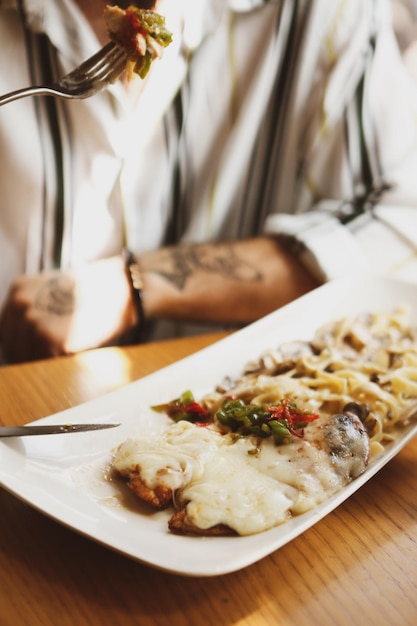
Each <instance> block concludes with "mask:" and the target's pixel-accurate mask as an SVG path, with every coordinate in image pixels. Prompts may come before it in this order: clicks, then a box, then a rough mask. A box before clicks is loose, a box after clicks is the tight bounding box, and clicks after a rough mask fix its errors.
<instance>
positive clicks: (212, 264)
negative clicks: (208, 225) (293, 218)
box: [137, 237, 317, 324]
mask: <svg viewBox="0 0 417 626" xmlns="http://www.w3.org/2000/svg"><path fill="white" fill-rule="evenodd" d="M137 258H138V261H139V264H140V267H141V270H142V273H143V281H144V309H145V314H146V316H147V317H148V318H151V319H152V318H169V319H178V320H187V321H190V320H191V321H200V322H214V323H237V324H240V323H246V322H251V321H253V320H255V319H258V318H259V317H262V316H263V315H265V314H267V313H270V312H271V311H273V310H274V309H276V308H278V307H280V306H282V305H284V304H286V303H287V302H290V301H291V300H293V299H294V298H297V297H298V296H300V295H302V294H304V293H306V292H307V291H309V290H311V289H313V288H314V287H315V286H317V283H316V282H315V281H314V279H312V278H311V277H310V276H309V274H308V273H307V271H306V270H305V269H304V268H303V267H302V266H301V265H300V264H299V262H298V261H297V260H296V259H294V258H293V257H292V256H290V255H289V254H288V253H287V252H286V251H285V250H284V249H283V248H281V247H280V245H279V243H278V242H276V240H275V239H273V238H271V237H259V238H256V239H250V240H245V241H235V242H225V243H220V244H200V245H182V246H176V247H172V248H164V249H161V250H158V251H155V252H148V253H144V254H141V255H137Z"/></svg>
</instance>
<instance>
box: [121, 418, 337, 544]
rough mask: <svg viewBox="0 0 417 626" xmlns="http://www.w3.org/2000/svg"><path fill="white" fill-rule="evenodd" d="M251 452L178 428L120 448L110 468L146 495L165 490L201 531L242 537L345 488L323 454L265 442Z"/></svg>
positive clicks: (241, 442) (228, 440)
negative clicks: (136, 477) (219, 529)
mask: <svg viewBox="0 0 417 626" xmlns="http://www.w3.org/2000/svg"><path fill="white" fill-rule="evenodd" d="M253 452H254V443H253V441H251V440H250V439H249V438H241V439H237V440H235V439H234V438H232V437H229V436H225V435H221V434H220V433H218V432H217V431H215V430H212V429H211V428H201V427H197V426H195V425H193V424H191V423H189V422H185V421H182V422H178V423H176V424H173V425H172V426H170V427H169V428H168V429H167V430H166V431H164V432H163V433H161V434H160V435H159V436H158V437H152V438H149V439H146V440H133V439H129V440H127V441H126V442H124V443H123V444H122V445H121V446H120V447H119V449H118V450H117V452H116V455H115V458H114V467H115V468H116V470H118V471H119V472H120V473H122V474H128V473H129V472H135V471H136V472H139V473H140V477H141V480H142V481H143V482H144V483H145V485H146V486H147V487H148V488H149V489H153V488H155V487H156V486H158V485H161V484H163V485H164V486H168V487H169V488H170V489H172V491H173V493H174V492H175V498H174V502H175V505H176V506H179V507H180V508H182V506H186V511H187V518H188V520H189V521H190V522H191V523H193V524H194V525H195V526H197V527H198V528H201V529H208V528H211V527H212V526H215V525H217V524H224V525H226V526H228V527H229V528H231V529H233V530H235V531H236V532H237V533H238V534H239V535H248V534H253V533H258V532H262V531H264V530H267V529H269V528H272V527H274V526H276V525H278V524H281V523H283V522H285V521H286V520H287V519H288V518H289V517H290V516H291V515H292V514H298V513H302V512H304V511H306V510H308V509H310V508H312V507H314V506H315V505H316V504H318V503H320V502H322V501H323V500H325V499H326V498H328V497H329V496H330V495H332V494H333V493H335V492H336V491H338V490H339V489H341V488H342V487H343V485H344V484H346V479H345V477H344V476H343V475H342V474H340V473H338V472H337V468H335V467H334V466H333V464H332V463H331V459H330V457H329V455H328V453H327V452H325V451H323V450H320V449H319V448H317V447H316V446H315V445H313V444H311V443H309V442H308V441H304V440H300V441H297V442H295V443H292V444H288V445H285V446H275V445H274V444H273V442H272V441H269V440H268V441H264V442H263V443H262V448H261V450H260V451H259V453H257V454H253Z"/></svg>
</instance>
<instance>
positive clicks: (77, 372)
mask: <svg viewBox="0 0 417 626" xmlns="http://www.w3.org/2000/svg"><path fill="white" fill-rule="evenodd" d="M221 336H222V335H220V334H214V335H206V336H202V337H196V338H188V339H185V340H171V341H166V342H161V343H156V344H152V345H146V346H138V347H129V348H125V349H118V348H117V349H116V348H109V349H107V348H106V349H103V350H95V351H92V352H88V353H85V354H83V355H79V356H74V357H64V358H58V359H54V360H49V361H40V362H37V363H33V364H22V365H15V366H8V367H3V368H1V369H0V420H1V421H2V422H3V423H8V424H23V423H25V422H27V421H31V420H33V419H37V418H40V417H43V416H46V415H48V414H51V413H54V412H56V411H60V410H63V409H65V408H68V407H70V406H74V405H76V404H78V403H81V402H83V401H86V400H88V399H90V398H94V397H97V396H98V395H101V394H103V393H105V392H106V391H108V390H110V389H114V388H116V387H118V386H120V385H122V384H125V383H127V382H129V381H132V380H134V379H137V378H139V377H141V376H144V375H145V374H148V373H151V372H152V371H154V370H156V369H158V368H160V367H162V366H164V365H167V364H169V363H171V362H173V361H175V360H177V359H179V358H181V357H183V356H186V355H187V354H189V353H191V352H193V351H195V350H197V349H200V348H202V347H204V346H205V345H208V344H209V343H211V342H213V341H214V340H217V339H219V338H221ZM106 364H107V365H109V364H111V367H107V368H106ZM0 453H1V452H0ZM416 586H417V440H414V441H413V442H412V443H411V444H409V445H408V446H407V447H406V448H405V449H404V450H403V451H402V452H401V453H400V454H399V455H398V456H397V457H396V458H395V459H394V460H393V461H392V462H391V463H389V464H388V465H387V466H386V467H385V468H384V469H383V470H382V471H381V472H380V473H379V474H378V475H377V476H376V477H374V478H373V479H372V480H371V481H370V482H368V483H367V484H366V485H365V486H364V487H363V488H361V489H360V490H359V492H357V493H356V494H355V495H354V496H353V497H351V498H350V499H349V500H348V501H347V502H346V503H344V504H343V505H342V506H340V507H339V508H338V509H337V510H336V511H335V512H333V513H332V514H330V515H328V516H327V518H325V519H324V520H322V521H321V522H319V523H317V524H316V525H315V526H314V527H313V528H311V529H310V530H308V531H307V532H306V533H304V534H303V535H301V536H300V537H298V538H297V539H295V540H294V541H292V542H291V543H290V544H288V545H286V546H284V547H283V548H281V549H280V550H279V551H277V552H275V553H274V554H272V555H271V556H269V557H267V558H264V559H263V560H262V561H260V562H259V563H256V564H254V565H252V566H251V567H248V568H246V569H244V570H242V571H239V572H236V573H233V574H227V575H224V576H220V577H217V578H205V579H203V578H199V579H198V578H184V577H181V576H175V575H172V574H167V573H163V572H160V571H157V570H154V569H151V568H149V567H146V566H144V565H141V564H140V563H137V562H135V561H133V560H130V559H129V558H126V557H124V556H121V555H119V554H116V553H114V552H112V551H111V550H109V549H107V548H105V547H102V546H100V545H97V544H95V543H94V542H93V541H90V540H88V539H86V538H84V537H82V536H80V535H78V534H77V533H76V532H73V531H71V530H69V529H67V528H65V527H63V526H61V525H60V524H58V523H56V522H54V521H52V520H50V519H48V518H47V517H45V516H43V515H42V514H40V513H38V512H37V511H35V510H33V509H32V508H30V507H28V506H27V505H25V504H23V503H22V502H20V501H19V500H18V499H17V498H15V497H13V496H12V495H10V494H8V493H6V492H5V491H3V490H0V625H1V626H23V625H24V626H84V625H85V626H95V625H100V626H101V625H103V626H123V625H126V626H127V625H129V626H133V625H136V624H137V625H140V626H150V625H152V626H168V625H169V626H200V625H201V626H203V625H206V626H222V625H228V626H229V625H232V624H233V625H239V626H243V625H250V626H271V625H278V626H286V625H292V624H294V625H296V626H303V625H306V626H314V625H315V624H318V625H320V626H325V625H327V624H329V625H331V626H335V625H339V624H340V625H343V626H344V625H349V626H351V625H352V626H353V625H357V626H367V625H371V624H375V625H378V626H383V625H385V624H386V625H389V626H406V625H410V626H411V625H413V626H414V625H415V624H416V623H417V591H416Z"/></svg>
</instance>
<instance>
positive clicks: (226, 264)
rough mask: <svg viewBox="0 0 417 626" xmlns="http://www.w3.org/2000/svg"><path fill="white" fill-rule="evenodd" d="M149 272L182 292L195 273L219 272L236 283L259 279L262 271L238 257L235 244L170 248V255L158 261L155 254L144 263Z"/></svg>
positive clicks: (143, 265)
mask: <svg viewBox="0 0 417 626" xmlns="http://www.w3.org/2000/svg"><path fill="white" fill-rule="evenodd" d="M141 265H142V268H143V269H144V270H145V271H148V272H154V273H155V274H159V275H160V276H162V277H163V278H165V279H166V280H167V281H169V282H170V283H172V284H173V285H174V286H175V287H176V288H177V289H178V290H179V291H182V290H183V289H184V288H185V285H186V283H187V280H188V279H189V278H190V277H191V276H192V275H193V273H195V272H196V271H199V272H206V273H208V274H218V275H219V276H224V277H226V278H229V279H230V280H234V281H236V282H258V281H259V280H261V278H262V274H261V273H260V271H259V270H257V269H256V268H255V267H253V266H252V265H250V264H249V263H247V262H246V261H242V260H241V259H239V258H238V257H237V256H236V253H235V251H234V249H233V246H232V245H230V246H227V247H223V246H222V247H218V248H216V247H214V246H206V245H190V246H181V247H179V248H169V249H167V250H166V254H165V255H164V256H163V257H162V258H161V257H160V255H159V257H158V260H157V261H155V260H153V259H152V257H150V258H148V259H146V261H145V262H144V263H142V264H141Z"/></svg>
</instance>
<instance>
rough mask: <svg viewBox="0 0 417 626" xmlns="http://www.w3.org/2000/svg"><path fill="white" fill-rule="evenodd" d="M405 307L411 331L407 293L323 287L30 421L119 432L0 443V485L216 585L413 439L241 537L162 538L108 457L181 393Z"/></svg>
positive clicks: (405, 435)
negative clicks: (300, 509) (274, 351)
mask: <svg viewBox="0 0 417 626" xmlns="http://www.w3.org/2000/svg"><path fill="white" fill-rule="evenodd" d="M400 304H408V305H409V307H410V309H411V317H412V322H413V324H416V325H417V285H412V284H408V283H401V282H397V281H394V280H388V279H385V278H378V277H372V276H371V277H361V278H359V277H356V276H353V277H352V278H347V279H344V280H339V281H335V282H332V283H328V284H326V285H324V286H322V287H320V288H318V289H316V290H314V291H313V292H311V293H309V294H307V295H306V296H303V297H302V298H300V299H298V300H297V301H295V302H293V303H291V304H290V305H288V306H286V307H283V308H282V309H280V310H278V311H276V312H275V313H272V314H271V315H269V316H267V317H265V318H263V319H261V320H259V321H258V322H256V323H254V324H251V325H250V326H247V327H246V328H244V329H242V330H240V331H238V332H236V333H233V334H232V335H230V336H228V337H226V338H225V339H223V340H221V341H219V342H217V343H215V344H213V345H211V346H209V347H208V348H205V349H203V350H201V351H200V352H198V353H196V354H194V355H191V356H189V357H187V358H185V359H182V360H180V361H178V362H177V363H174V364H173V365H170V366H168V367H166V368H163V369H161V370H159V371H158V372H156V373H154V374H152V375H150V376H147V377H145V378H142V379H140V380H138V381H136V382H134V383H131V384H129V385H126V386H125V387H123V388H121V389H119V390H116V391H113V392H111V393H109V394H106V395H104V396H102V397H101V398H97V399H95V400H93V401H91V402H88V403H86V404H83V405H80V406H78V407H73V408H71V409H69V410H67V411H63V412H61V413H60V414H56V415H54V416H51V417H49V418H45V419H43V420H39V421H38V422H37V424H54V423H55V424H56V423H59V422H62V423H77V424H82V423H86V424H88V423H93V422H100V423H105V422H109V423H120V427H119V428H115V429H106V430H102V431H97V432H94V433H85V434H84V435H82V436H79V437H21V438H15V439H7V440H6V439H5V440H2V441H1V442H0V483H1V485H2V486H3V487H4V488H5V489H7V490H8V491H10V492H11V493H13V494H14V495H15V496H17V497H18V498H20V499H22V500H23V501H25V502H26V503H28V504H30V505H32V506H33V507H34V508H36V509H37V510H39V511H41V512H43V513H45V514H46V515H48V516H49V517H51V518H53V519H55V520H57V521H59V522H61V523H63V524H64V525H66V526H67V527H70V528H72V529H73V530H75V531H77V532H79V533H81V534H83V535H85V536H87V537H90V538H91V539H92V540H95V541H97V542H99V543H101V544H103V545H105V546H107V547H109V548H111V549H113V550H116V551H117V552H119V553H122V554H125V555H126V556H129V557H131V558H133V559H136V560H138V561H140V562H142V563H145V564H148V565H151V566H153V567H157V568H160V569H162V570H165V571H169V572H173V573H176V574H182V575H186V576H216V575H219V574H226V573H229V572H232V571H236V570H239V569H241V568H244V567H246V566H248V565H250V564H252V563H254V562H256V561H258V560H260V559H262V558H263V557H265V556H266V555H268V554H270V553H272V552H274V551H275V550H277V549H279V548H280V547H281V546H283V545H284V544H286V543H288V542H289V541H291V540H292V539H294V538H295V537H297V536H298V535H300V534H301V533H303V532H304V531H305V530H307V529H308V528H310V527H311V526H313V525H314V524H316V523H317V522H318V521H319V520H320V519H322V518H323V517H324V516H325V515H327V514H328V513H330V512H331V511H333V510H334V509H335V508H336V507H337V506H339V505H340V504H341V503H342V502H344V501H345V500H346V499H347V498H349V496H350V495H352V494H353V493H354V492H355V491H356V490H357V489H359V488H360V487H361V486H362V485H364V483H366V482H367V481H368V480H369V479H371V478H372V476H374V475H375V474H376V473H377V472H378V471H379V470H380V469H381V468H382V467H383V466H384V465H385V464H386V463H388V461H390V459H392V458H393V457H394V456H395V455H396V454H397V453H398V452H399V451H400V450H401V449H402V448H403V447H404V446H405V445H406V444H407V443H408V442H409V441H410V440H411V438H412V437H414V435H415V434H416V433H417V425H416V424H415V423H413V424H411V425H410V426H409V427H407V429H405V430H404V431H403V432H402V433H401V435H400V436H399V438H398V439H397V440H396V441H395V442H394V443H393V444H390V445H389V446H387V447H386V450H385V453H384V454H382V455H381V456H377V457H375V459H374V460H373V461H372V462H371V463H370V465H369V467H368V468H367V470H366V471H365V473H364V474H362V475H361V476H360V477H359V478H357V479H356V480H354V481H353V482H352V483H350V484H349V485H348V486H347V487H345V488H344V489H343V490H342V491H341V492H340V493H338V494H337V495H336V496H334V497H332V498H331V499H329V500H328V501H326V502H324V503H323V504H322V505H320V506H318V507H316V508H314V509H313V510H311V511H308V512H307V513H305V514H303V515H299V516H297V517H294V518H292V519H291V520H290V521H288V522H287V523H285V524H282V525H281V526H277V527H276V528H273V529H271V530H268V531H266V532H263V533H259V534H257V535H251V536H248V537H191V536H179V535H176V534H173V533H170V532H169V531H168V528H167V521H168V518H169V516H170V513H169V512H167V511H160V512H157V513H150V511H149V509H148V508H145V507H144V506H143V505H141V504H140V503H138V502H137V501H136V500H137V499H136V498H134V496H133V494H130V493H128V490H127V489H126V490H124V489H123V488H122V487H123V486H122V485H120V484H119V482H118V481H117V480H116V481H112V480H110V479H109V471H108V470H109V466H110V463H111V459H112V454H113V451H114V449H115V448H116V447H117V446H118V445H119V444H120V443H121V442H122V441H124V440H125V439H126V438H128V437H130V436H141V435H149V433H150V432H151V431H153V430H154V429H157V428H158V427H161V425H162V424H164V423H166V420H167V418H166V417H165V416H163V415H160V414H158V413H155V412H154V411H152V410H151V409H150V407H151V406H152V405H155V404H161V403H163V402H166V401H169V400H171V399H172V398H175V397H178V395H179V394H181V393H182V392H183V391H185V390H187V389H190V390H192V392H193V393H194V395H195V396H196V397H197V398H198V397H201V395H203V394H204V393H206V392H208V391H211V390H212V389H213V388H214V387H215V386H216V384H218V383H219V382H221V381H222V380H223V378H224V377H225V376H237V375H239V374H240V373H241V372H242V369H243V367H244V365H245V364H246V363H247V362H249V361H252V360H253V359H254V358H257V357H258V356H260V354H261V353H262V352H263V351H264V350H266V349H268V348H271V347H275V346H278V345H280V344H281V343H283V342H284V341H289V340H294V339H305V340H308V339H311V338H312V336H313V333H314V331H315V330H316V329H317V328H318V327H319V326H321V325H322V324H324V323H326V322H329V321H332V320H337V319H339V318H340V317H345V316H351V315H355V314H357V313H360V312H366V311H375V312H378V311H392V310H393V308H395V307H396V305H400Z"/></svg>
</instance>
